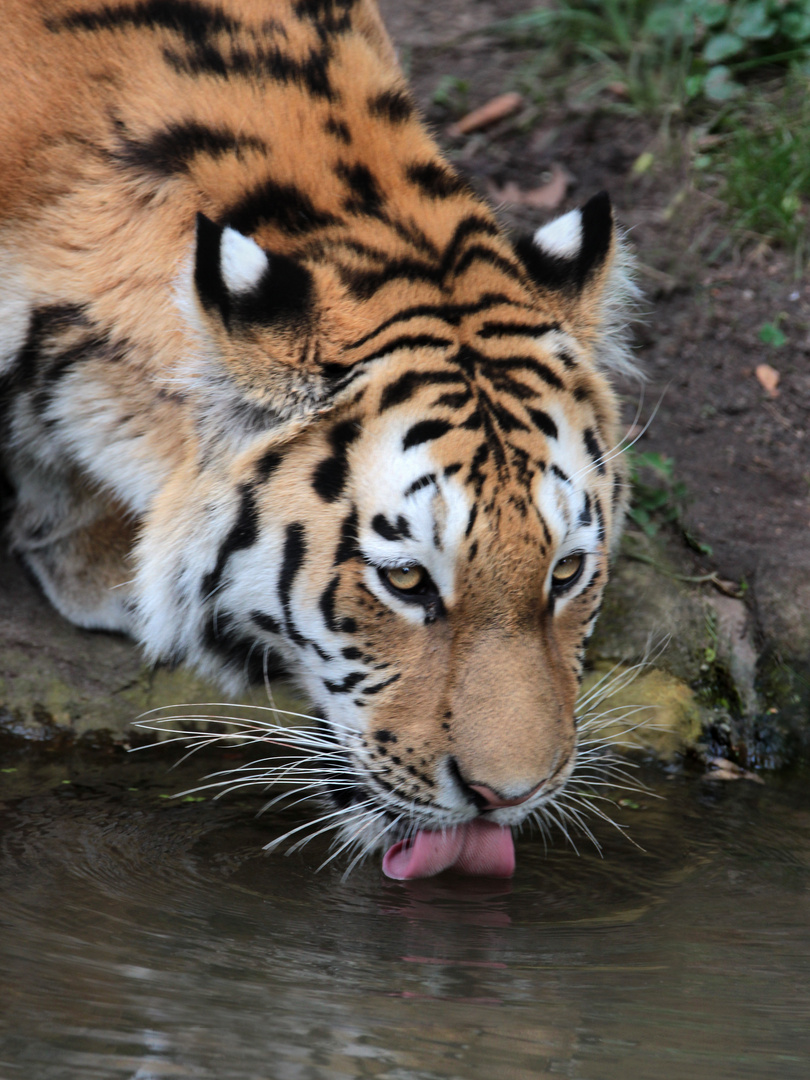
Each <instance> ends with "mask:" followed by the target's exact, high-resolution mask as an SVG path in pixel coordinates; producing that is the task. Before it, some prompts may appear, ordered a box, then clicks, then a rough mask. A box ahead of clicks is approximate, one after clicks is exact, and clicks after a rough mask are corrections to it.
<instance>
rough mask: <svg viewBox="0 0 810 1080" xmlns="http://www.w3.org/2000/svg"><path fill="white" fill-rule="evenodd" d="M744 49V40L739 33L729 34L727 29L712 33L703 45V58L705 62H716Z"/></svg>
mask: <svg viewBox="0 0 810 1080" xmlns="http://www.w3.org/2000/svg"><path fill="white" fill-rule="evenodd" d="M744 49H745V41H744V39H743V38H741V37H740V36H739V34H730V33H728V31H724V32H723V33H721V34H712V36H711V37H710V38H709V40H708V41H707V42H706V44H705V46H704V47H703V58H704V60H705V61H706V63H707V64H717V63H718V62H719V61H720V60H728V59H730V58H731V57H732V56H737V55H738V54H739V53H741V52H743V51H744ZM709 76H711V72H709ZM707 81H708V79H707Z"/></svg>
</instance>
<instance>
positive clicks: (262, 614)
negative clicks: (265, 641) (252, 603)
mask: <svg viewBox="0 0 810 1080" xmlns="http://www.w3.org/2000/svg"><path fill="white" fill-rule="evenodd" d="M250 618H251V621H252V622H254V623H256V625H257V626H258V627H259V629H260V630H265V631H266V632H267V633H268V634H280V633H281V632H282V630H281V623H280V622H279V621H278V619H274V618H273V616H272V615H268V613H267V612H266V611H251V613H250Z"/></svg>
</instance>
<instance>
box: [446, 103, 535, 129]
mask: <svg viewBox="0 0 810 1080" xmlns="http://www.w3.org/2000/svg"><path fill="white" fill-rule="evenodd" d="M522 105H523V97H522V95H521V94H517V93H511V94H499V95H498V97H494V98H492V100H491V101H488V102H487V103H486V105H482V106H481V108H480V109H473V111H472V112H471V113H467V115H466V116H462V118H461V119H460V120H459V121H458V123H457V124H452V125H451V126H450V127H449V128H448V129H447V134H448V135H451V136H456V135H469V134H470V132H472V131H481V130H482V129H483V128H486V127H490V125H492V124H495V123H497V122H498V121H499V120H504V119H506V117H507V116H511V115H512V113H516V112H517V111H518V109H519V108H521V106H522Z"/></svg>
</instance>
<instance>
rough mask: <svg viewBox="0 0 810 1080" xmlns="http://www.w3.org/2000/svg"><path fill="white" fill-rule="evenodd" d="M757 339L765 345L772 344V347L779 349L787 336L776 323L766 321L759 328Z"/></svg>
mask: <svg viewBox="0 0 810 1080" xmlns="http://www.w3.org/2000/svg"><path fill="white" fill-rule="evenodd" d="M759 340H760V341H761V342H763V344H765V345H772V346H773V348H774V349H780V348H781V347H782V346H783V345H784V344H785V342H786V341H787V338H786V337H785V335H784V334H783V333H782V331H781V330H780V329H779V327H778V326H777V325H776V323H772V322H766V323H763V324H762V326H761V328H760V331H759Z"/></svg>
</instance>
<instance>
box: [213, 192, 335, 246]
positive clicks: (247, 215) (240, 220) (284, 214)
mask: <svg viewBox="0 0 810 1080" xmlns="http://www.w3.org/2000/svg"><path fill="white" fill-rule="evenodd" d="M339 220H340V219H339V218H337V217H335V216H334V214H331V213H330V212H329V211H327V210H318V209H316V207H315V206H314V204H313V203H312V201H311V199H310V198H309V196H308V195H307V194H306V193H305V192H303V191H301V190H300V189H299V188H297V187H294V186H293V185H292V184H277V183H276V182H275V181H274V180H269V179H268V180H265V181H264V182H263V183H261V184H258V185H257V186H256V187H254V188H253V190H252V191H249V192H248V193H247V194H246V195H244V196H243V197H242V198H241V199H240V200H239V201H238V202H237V203H234V204H233V206H231V207H230V208H229V209H228V210H226V211H225V213H224V214H223V215H222V221H223V223H224V224H226V225H230V226H231V228H233V229H237V230H238V231H239V232H241V233H244V234H245V235H250V234H251V233H253V232H255V231H256V229H258V228H259V226H261V225H273V226H275V227H276V228H279V229H282V230H283V231H284V232H286V233H290V234H291V235H296V234H298V235H300V234H302V233H307V232H312V230H313V229H320V228H323V227H325V226H327V225H334V224H336V223H338V222H339Z"/></svg>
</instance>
